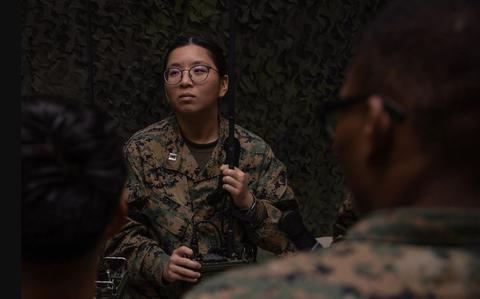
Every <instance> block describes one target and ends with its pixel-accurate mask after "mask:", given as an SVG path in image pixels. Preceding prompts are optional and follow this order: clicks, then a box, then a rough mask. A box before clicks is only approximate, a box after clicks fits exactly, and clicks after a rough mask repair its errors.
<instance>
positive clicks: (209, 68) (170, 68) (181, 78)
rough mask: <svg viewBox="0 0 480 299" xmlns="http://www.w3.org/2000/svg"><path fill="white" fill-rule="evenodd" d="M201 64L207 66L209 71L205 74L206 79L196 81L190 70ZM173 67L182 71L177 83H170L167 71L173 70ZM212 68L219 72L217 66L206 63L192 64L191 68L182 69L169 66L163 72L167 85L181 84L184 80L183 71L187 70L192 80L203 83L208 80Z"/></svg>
mask: <svg viewBox="0 0 480 299" xmlns="http://www.w3.org/2000/svg"><path fill="white" fill-rule="evenodd" d="M199 66H203V67H205V68H207V70H208V71H207V75H206V76H205V79H203V80H202V81H195V80H193V78H192V74H191V73H190V71H191V70H192V69H193V68H195V67H199ZM172 69H176V70H179V71H180V74H181V75H180V79H179V80H178V82H177V83H168V80H167V73H168V71H169V70H172ZM210 70H214V71H215V72H217V73H218V70H217V69H215V68H214V67H212V66H209V65H205V64H197V65H194V66H192V67H191V68H188V69H181V68H179V67H169V68H166V69H165V71H164V72H163V80H164V81H165V84H167V85H178V84H180V82H182V80H183V73H184V72H187V73H188V77H189V78H190V80H191V81H192V82H193V83H195V84H199V83H202V82H204V81H206V80H207V79H208V75H210Z"/></svg>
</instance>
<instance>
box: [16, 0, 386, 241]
mask: <svg viewBox="0 0 480 299" xmlns="http://www.w3.org/2000/svg"><path fill="white" fill-rule="evenodd" d="M235 2H236V3H237V4H236V5H237V8H238V11H237V14H238V15H237V18H236V20H237V22H236V30H237V31H236V32H237V33H236V35H237V41H236V43H237V53H236V57H237V59H236V62H237V76H238V85H237V106H236V111H237V123H238V124H240V125H241V126H243V127H245V128H247V129H249V130H251V131H253V132H255V133H257V134H258V135H260V136H262V137H263V138H264V139H265V140H266V141H267V142H268V143H269V144H270V145H271V146H272V148H273V149H274V151H275V153H276V155H277V156H278V157H279V158H280V159H281V160H282V161H283V162H284V163H285V164H286V165H287V167H288V169H289V172H290V182H291V184H292V187H293V189H294V191H295V192H296V194H297V197H298V199H299V201H300V203H301V212H302V214H303V216H304V218H305V222H306V225H307V226H308V228H309V229H311V230H312V232H314V233H315V235H317V236H320V235H326V234H327V235H328V234H330V233H331V232H332V223H333V222H334V221H335V219H336V215H337V212H336V211H337V208H338V207H339V205H340V202H341V200H342V198H343V197H344V196H345V188H344V183H343V182H344V180H343V176H342V174H341V172H340V170H339V168H338V166H337V164H336V161H335V160H334V157H333V155H332V154H331V153H330V152H329V151H328V150H327V149H326V147H325V145H324V143H323V141H322V130H321V128H320V123H319V121H318V117H317V115H316V110H317V108H318V105H319V104H320V103H321V102H323V101H325V100H334V98H335V96H336V94H337V92H338V89H339V87H340V85H341V81H342V78H343V72H344V70H345V67H346V65H347V63H348V60H349V58H350V57H351V51H352V44H353V43H354V42H355V39H356V38H357V37H358V33H359V32H360V31H361V29H362V28H363V26H364V24H365V23H366V21H367V20H368V19H370V18H371V17H372V14H373V13H375V11H376V10H377V8H378V7H379V6H381V4H382V3H383V2H385V0H303V1H301V0H269V1H267V0H240V1H235ZM21 7H22V11H21V17H22V47H23V53H22V93H23V94H27V93H37V92H40V93H55V94H63V95H67V96H70V97H75V98H80V99H83V100H84V101H85V103H86V104H93V105H98V106H101V107H103V108H104V109H106V110H107V111H109V113H110V114H111V115H112V116H113V117H114V118H115V119H116V120H117V121H118V126H119V129H120V131H121V134H122V136H123V137H124V138H127V137H128V136H130V135H131V134H132V133H133V132H135V131H136V130H138V129H140V128H143V127H145V126H146V125H148V124H150V123H152V122H155V121H157V120H160V119H162V118H164V117H165V116H166V115H167V114H168V113H170V110H169V108H168V106H167V105H166V102H165V99H164V91H163V87H162V68H163V65H162V64H163V55H164V53H165V49H166V46H167V44H168V43H169V42H170V41H172V39H174V38H175V36H177V34H179V33H185V32H188V33H210V34H213V35H214V37H215V38H216V39H217V40H218V41H219V42H220V43H222V45H223V46H224V47H225V48H226V46H227V45H228V44H227V41H228V10H227V7H226V1H225V0H224V1H216V0H190V1H187V0H184V1H166V0H165V1H161V0H144V1H134V0H130V1H127V0H102V1H90V2H89V1H87V0H82V1H79V0H77V1H72V0H65V1H55V0H23V1H21ZM89 9H90V10H89ZM89 17H90V24H91V28H90V32H89V30H88V29H89V27H88V24H89ZM89 39H90V41H91V45H92V47H91V49H92V51H91V54H92V56H91V57H92V64H91V65H93V68H92V70H93V77H92V79H93V83H94V86H93V87H94V88H93V94H94V97H93V98H92V97H91V95H90V92H91V91H92V89H90V84H89V56H88V53H89V51H88V49H89V48H88V43H89ZM222 110H224V111H226V109H225V105H224V104H223V106H222Z"/></svg>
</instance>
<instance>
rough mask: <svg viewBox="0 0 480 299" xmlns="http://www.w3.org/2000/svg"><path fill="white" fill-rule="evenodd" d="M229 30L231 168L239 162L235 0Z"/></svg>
mask: <svg viewBox="0 0 480 299" xmlns="http://www.w3.org/2000/svg"><path fill="white" fill-rule="evenodd" d="M228 21H229V22H228V25H229V26H228V30H229V34H228V35H229V42H228V75H229V81H228V82H229V83H228V85H229V86H228V126H229V127H228V129H229V131H228V151H227V160H228V165H229V166H230V168H233V166H234V165H235V164H238V161H235V160H236V155H237V154H236V153H235V146H236V145H235V141H234V139H235V136H234V134H235V133H234V129H235V91H236V85H237V82H236V81H237V78H236V72H235V58H236V57H235V56H236V55H235V49H236V47H235V8H234V0H229V1H228Z"/></svg>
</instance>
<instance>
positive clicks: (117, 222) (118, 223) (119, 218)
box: [106, 189, 128, 239]
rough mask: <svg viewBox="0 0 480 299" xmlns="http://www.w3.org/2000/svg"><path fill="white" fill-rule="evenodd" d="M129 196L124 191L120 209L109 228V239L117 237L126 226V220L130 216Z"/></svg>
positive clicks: (107, 233) (119, 205) (119, 204)
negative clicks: (124, 225)
mask: <svg viewBox="0 0 480 299" xmlns="http://www.w3.org/2000/svg"><path fill="white" fill-rule="evenodd" d="M127 195H128V191H127V189H124V190H123V192H122V195H121V198H120V202H119V203H118V207H117V209H116V211H115V214H114V215H113V218H112V221H111V222H110V224H109V225H108V227H107V230H106V236H107V239H110V238H112V237H113V236H114V235H116V234H117V233H118V232H119V231H120V229H121V228H122V226H123V224H125V220H126V217H127V215H128V206H127Z"/></svg>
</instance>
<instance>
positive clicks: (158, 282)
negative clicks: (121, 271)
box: [106, 143, 169, 296]
mask: <svg viewBox="0 0 480 299" xmlns="http://www.w3.org/2000/svg"><path fill="white" fill-rule="evenodd" d="M124 154H125V159H126V163H127V167H128V178H127V184H126V187H127V190H128V200H127V201H128V208H129V211H128V218H127V221H126V223H125V224H124V226H123V227H122V230H121V231H120V232H119V233H118V234H117V235H116V236H114V238H113V239H112V240H111V241H110V242H109V243H108V244H107V248H106V255H108V256H120V257H125V258H126V259H127V261H128V268H127V271H128V283H129V284H130V285H133V286H135V287H136V288H138V289H140V290H141V292H142V293H146V294H148V293H150V292H153V293H152V296H156V295H157V294H156V293H155V291H154V290H155V289H157V290H158V288H161V287H165V284H164V283H163V282H162V273H163V268H164V266H165V265H166V263H167V261H168V258H169V256H168V255H167V254H166V253H165V252H164V250H163V249H162V248H160V246H159V244H158V242H156V241H155V240H154V239H153V238H152V236H151V234H150V233H149V232H150V231H151V230H150V229H149V223H148V221H147V220H146V219H147V218H146V217H145V215H144V214H143V213H144V210H145V205H146V203H147V201H148V200H149V190H148V189H147V188H146V187H145V183H144V180H143V175H142V171H141V169H143V165H142V163H143V162H142V157H141V156H140V154H139V150H138V149H137V146H136V145H135V144H134V143H129V144H127V146H126V147H125V149H124ZM149 290H150V291H149Z"/></svg>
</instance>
